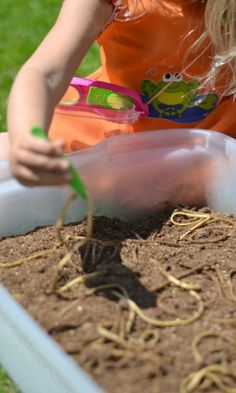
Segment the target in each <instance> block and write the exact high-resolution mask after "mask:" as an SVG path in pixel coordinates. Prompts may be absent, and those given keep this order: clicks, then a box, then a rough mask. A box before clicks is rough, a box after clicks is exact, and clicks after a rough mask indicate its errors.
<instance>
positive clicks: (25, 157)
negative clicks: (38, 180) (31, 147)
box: [15, 150, 69, 172]
mask: <svg viewBox="0 0 236 393" xmlns="http://www.w3.org/2000/svg"><path fill="white" fill-rule="evenodd" d="M15 160H16V161H17V165H19V164H20V165H24V166H29V167H31V168H35V169H38V170H41V171H52V172H68V170H69V163H68V161H67V160H65V159H64V158H61V157H58V156H55V157H54V156H50V155H43V154H38V153H35V152H32V151H27V150H20V151H18V153H17V155H16V156H15Z"/></svg>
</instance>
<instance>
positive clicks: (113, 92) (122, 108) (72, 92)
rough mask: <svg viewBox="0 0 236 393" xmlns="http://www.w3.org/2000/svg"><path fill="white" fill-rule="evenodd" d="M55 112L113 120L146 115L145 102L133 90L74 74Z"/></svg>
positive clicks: (132, 121)
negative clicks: (78, 76)
mask: <svg viewBox="0 0 236 393" xmlns="http://www.w3.org/2000/svg"><path fill="white" fill-rule="evenodd" d="M56 111H57V112H60V111H63V112H64V113H65V111H66V112H67V113H68V114H69V113H70V114H72V115H76V116H82V117H92V118H100V119H101V118H102V119H106V120H110V121H114V122H116V123H134V122H136V121H137V120H138V119H139V117H140V116H148V113H149V110H148V105H147V104H145V103H143V102H142V99H141V96H140V95H139V94H138V93H136V92H135V91H133V90H130V89H127V88H125V87H122V86H118V85H114V84H112V83H106V82H100V81H95V80H92V79H85V78H77V77H74V78H73V79H72V82H71V84H70V87H69V89H68V91H67V93H66V95H65V96H64V97H63V99H62V101H60V103H59V104H58V106H57V108H56Z"/></svg>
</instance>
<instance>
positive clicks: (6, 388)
mask: <svg viewBox="0 0 236 393" xmlns="http://www.w3.org/2000/svg"><path fill="white" fill-rule="evenodd" d="M61 3H62V1H61V0H40V1H39V0H30V1H25V0H1V6H0V20H1V22H0V37H1V39H0V59H1V61H0V75H1V78H0V132H1V131H5V130H6V103H7V97H8V94H9V90H10V87H11V85H12V82H13V81H14V78H15V75H16V73H17V71H18V70H19V68H20V67H21V66H22V64H23V63H24V62H25V61H26V59H27V58H28V57H29V56H30V55H31V54H32V53H33V51H34V50H35V49H36V47H37V46H38V44H39V43H40V41H41V40H42V39H43V37H44V36H45V34H46V33H47V31H48V30H49V29H50V27H51V26H52V24H53V21H54V20H55V18H56V15H57V13H58V11H59V8H60V5H61ZM98 66H99V59H98V50H97V47H96V45H94V46H93V47H92V48H91V49H90V51H89V53H88V54H87V56H86V58H85V59H84V61H83V63H82V64H81V66H80V68H79V70H78V72H77V74H79V75H82V76H84V75H87V74H89V73H90V72H91V71H93V70H95V69H96V68H97V67H98ZM0 393H19V390H17V388H16V387H14V384H13V383H12V382H11V380H10V379H9V378H8V377H7V375H6V373H5V371H4V370H3V369H2V368H1V366H0Z"/></svg>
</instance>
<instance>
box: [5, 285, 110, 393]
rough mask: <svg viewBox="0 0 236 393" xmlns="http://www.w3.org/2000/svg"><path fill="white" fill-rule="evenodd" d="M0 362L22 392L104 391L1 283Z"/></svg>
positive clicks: (80, 392) (90, 392)
mask: <svg viewBox="0 0 236 393" xmlns="http://www.w3.org/2000/svg"><path fill="white" fill-rule="evenodd" d="M0 364H2V365H3V366H4V367H5V368H6V370H7V371H8V373H9V374H10V375H11V377H12V378H13V380H14V382H15V383H16V384H17V386H18V387H19V389H21V391H22V393H85V392H86V393H104V391H103V390H102V389H101V388H99V387H98V386H97V385H96V384H95V382H93V381H92V379H91V378H90V377H89V376H88V375H87V374H85V372H84V371H83V370H82V369H81V368H80V367H79V366H78V365H77V364H75V363H74V362H73V361H72V360H71V358H69V356H67V355H66V354H65V352H63V351H62V349H61V348H60V347H59V346H58V345H57V344H56V342H55V341H53V340H52V339H51V338H50V337H49V336H48V335H47V334H46V333H45V332H44V331H43V329H42V328H41V327H40V326H39V325H38V324H37V323H36V322H35V321H34V320H33V319H32V318H31V317H30V316H29V315H28V314H27V313H26V311H25V310H24V309H23V308H22V307H21V306H20V305H19V304H18V303H16V302H15V300H13V299H12V297H11V296H10V295H9V294H8V292H7V291H6V290H5V289H4V288H3V287H2V286H1V285H0Z"/></svg>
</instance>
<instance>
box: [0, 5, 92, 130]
mask: <svg viewBox="0 0 236 393" xmlns="http://www.w3.org/2000/svg"><path fill="white" fill-rule="evenodd" d="M61 3H62V1H61V0H40V1H39V0H30V1H25V0H1V6H0V20H1V22H0V37H1V39H0V59H1V61H0V75H1V78H0V131H4V130H6V115H5V113H6V102H7V97H8V94H9V90H10V87H11V85H12V82H13V80H14V77H15V75H16V73H17V71H18V70H19V68H20V67H21V65H22V64H23V63H24V62H25V61H26V59H27V58H28V57H29V56H30V55H31V54H32V53H33V51H34V50H35V49H36V47H37V46H38V44H39V43H40V41H41V40H42V39H43V37H44V36H45V34H46V33H47V31H48V30H49V29H50V27H51V26H52V24H53V21H54V20H55V18H56V15H57V13H58V11H59V8H60V5H61ZM98 65H99V60H98V53H97V47H96V46H93V47H92V48H91V49H90V51H89V53H88V55H87V56H86V58H85V60H84V61H83V63H82V65H81V67H80V70H79V74H80V75H83V76H84V75H87V74H88V73H90V72H91V71H93V70H94V69H96V68H97V67H98Z"/></svg>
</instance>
